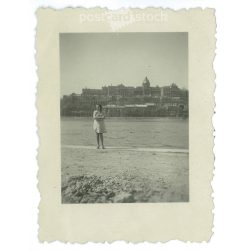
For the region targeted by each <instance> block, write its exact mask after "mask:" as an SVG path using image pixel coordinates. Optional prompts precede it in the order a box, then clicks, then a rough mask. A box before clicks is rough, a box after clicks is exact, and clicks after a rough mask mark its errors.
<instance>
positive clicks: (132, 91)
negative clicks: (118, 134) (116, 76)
mask: <svg viewBox="0 0 250 250" xmlns="http://www.w3.org/2000/svg"><path fill="white" fill-rule="evenodd" d="M96 104H102V105H103V106H104V110H106V112H107V114H108V115H110V116H188V90H186V89H180V88H179V87H178V86H177V85H176V84H175V83H172V84H171V85H169V86H164V87H159V86H155V87H152V86H151V84H150V81H149V79H148V78H147V77H145V79H144V80H143V82H142V85H141V86H138V87H128V86H125V85H123V84H119V85H116V86H113V85H109V86H104V87H102V89H89V88H83V89H82V93H81V94H75V93H72V94H71V95H65V96H63V98H62V99H61V115H80V116H90V115H91V114H92V111H93V110H94V108H95V105H96Z"/></svg>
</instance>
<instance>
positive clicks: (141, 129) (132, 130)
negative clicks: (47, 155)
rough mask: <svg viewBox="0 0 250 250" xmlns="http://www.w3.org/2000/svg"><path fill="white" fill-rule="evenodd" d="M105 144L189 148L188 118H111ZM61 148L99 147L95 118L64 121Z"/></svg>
mask: <svg viewBox="0 0 250 250" xmlns="http://www.w3.org/2000/svg"><path fill="white" fill-rule="evenodd" d="M105 123H106V128H107V133H105V134H104V144H105V145H106V146H112V147H142V148H148V147H149V148H180V149H188V119H182V118H166V117H163V118H157V117H143V118H142V117H140V118H135V117H117V118H115V117H112V118H106V119H105ZM61 144H62V145H85V146H93V145H96V136H95V132H94V130H93V119H92V118H90V117H75V118H74V117H62V118H61Z"/></svg>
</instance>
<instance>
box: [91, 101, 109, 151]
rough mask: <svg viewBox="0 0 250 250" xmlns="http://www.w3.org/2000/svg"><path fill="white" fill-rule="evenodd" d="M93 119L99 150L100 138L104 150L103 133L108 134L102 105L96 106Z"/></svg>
mask: <svg viewBox="0 0 250 250" xmlns="http://www.w3.org/2000/svg"><path fill="white" fill-rule="evenodd" d="M93 118H94V124H93V128H94V130H95V132H96V140H97V149H99V148H100V143H99V141H100V140H99V138H101V144H102V148H103V149H104V148H105V147H104V144H103V133H106V132H107V131H106V128H105V122H104V119H105V116H104V114H103V113H102V105H101V104H98V105H96V110H95V111H94V113H93Z"/></svg>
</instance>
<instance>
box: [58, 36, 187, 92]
mask: <svg viewBox="0 0 250 250" xmlns="http://www.w3.org/2000/svg"><path fill="white" fill-rule="evenodd" d="M146 76H147V77H148V79H149V81H150V84H151V86H156V85H158V86H160V87H161V86H166V85H170V84H171V83H176V84H177V85H178V86H179V87H181V88H182V87H184V88H187V89H188V33H186V32H183V33H181V32H178V33H176V32H175V33H170V32H167V33H165V32H161V33H158V32H153V33H148V32H147V33H61V34H60V81H61V95H68V94H71V93H76V94H80V93H81V91H82V88H85V87H86V88H101V87H102V86H105V85H106V86H108V85H111V84H112V85H118V84H124V85H126V86H141V85H142V82H143V80H144V78H145V77H146Z"/></svg>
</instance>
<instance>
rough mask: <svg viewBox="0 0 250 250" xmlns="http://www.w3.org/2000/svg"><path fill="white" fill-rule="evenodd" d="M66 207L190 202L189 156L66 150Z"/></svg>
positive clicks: (83, 149) (63, 158)
mask: <svg viewBox="0 0 250 250" xmlns="http://www.w3.org/2000/svg"><path fill="white" fill-rule="evenodd" d="M61 150H62V151H61V152H62V187H61V191H62V203H113V202H116V203H122V202H125V203H131V202H187V201H188V200H189V185H188V176H189V171H188V153H185V152H180V153H176V152H174V153H173V152H170V153H169V152H167V151H166V152H165V151H162V150H160V151H159V150H155V151H154V150H152V149H150V150H131V149H130V150H124V149H105V150H101V149H100V150H97V149H92V148H82V147H62V149H61Z"/></svg>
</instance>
